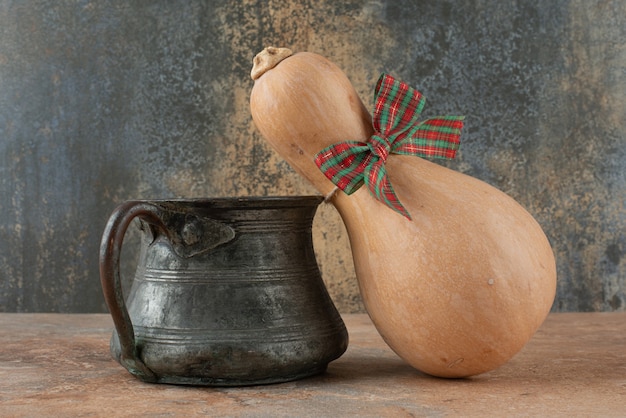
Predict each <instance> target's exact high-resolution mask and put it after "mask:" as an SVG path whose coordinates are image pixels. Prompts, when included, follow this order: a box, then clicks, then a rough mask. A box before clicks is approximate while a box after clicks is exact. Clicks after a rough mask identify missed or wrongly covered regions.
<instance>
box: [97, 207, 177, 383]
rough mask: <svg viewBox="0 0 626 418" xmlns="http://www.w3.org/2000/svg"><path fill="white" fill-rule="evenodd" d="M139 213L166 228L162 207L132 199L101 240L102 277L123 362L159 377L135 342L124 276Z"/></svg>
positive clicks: (146, 376)
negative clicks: (127, 240)
mask: <svg viewBox="0 0 626 418" xmlns="http://www.w3.org/2000/svg"><path fill="white" fill-rule="evenodd" d="M136 217H141V218H142V219H145V220H146V221H148V222H150V223H153V224H155V225H157V226H159V227H162V228H163V229H164V230H165V226H164V225H163V222H162V221H161V218H160V217H159V215H158V209H157V208H156V207H155V206H153V205H151V204H149V203H146V202H138V201H129V202H125V203H123V204H121V205H119V206H118V207H117V208H116V209H115V210H114V211H113V213H112V214H111V216H110V218H109V221H108V223H107V225H106V228H105V230H104V233H103V235H102V242H101V243H100V280H101V283H102V291H103V293H104V299H105V301H106V303H107V306H108V307H109V311H110V313H111V317H112V318H113V323H114V325H115V329H116V331H117V335H118V338H119V342H120V349H121V353H120V359H119V361H120V363H121V364H122V365H123V366H124V367H125V368H126V369H127V370H128V371H129V372H130V373H132V374H133V375H136V376H138V377H140V378H141V379H142V380H144V381H156V380H157V377H156V376H155V374H154V373H153V372H152V371H151V370H150V369H149V368H148V367H147V366H146V365H145V364H144V362H143V361H142V360H141V358H140V356H139V352H138V350H137V345H136V344H135V332H134V330H133V324H132V322H131V320H130V316H129V314H128V309H127V308H126V303H125V301H124V295H123V294H122V283H121V277H120V254H121V249H122V243H123V241H124V236H125V235H126V230H127V229H128V226H129V225H130V223H131V222H132V221H133V219H135V218H136Z"/></svg>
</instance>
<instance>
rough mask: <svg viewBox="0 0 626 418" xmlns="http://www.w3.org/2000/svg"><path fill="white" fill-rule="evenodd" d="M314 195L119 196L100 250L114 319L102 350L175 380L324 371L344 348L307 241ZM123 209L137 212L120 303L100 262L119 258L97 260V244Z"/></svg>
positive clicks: (159, 378) (249, 379)
mask: <svg viewBox="0 0 626 418" xmlns="http://www.w3.org/2000/svg"><path fill="white" fill-rule="evenodd" d="M320 202H321V198H319V197H290V198H287V197H286V198H233V199H228V198H222V199H205V200H176V201H138V202H127V203H126V204H124V205H121V206H120V208H118V210H117V211H116V212H115V213H114V214H113V215H112V217H111V219H110V221H109V223H110V224H111V223H113V224H116V223H117V224H118V225H117V228H115V227H112V228H107V231H105V236H104V237H103V243H102V244H103V245H102V251H101V255H102V256H104V257H103V259H102V260H101V267H104V268H102V269H101V276H102V282H103V289H105V295H107V294H108V295H109V297H107V303H108V304H109V308H110V310H111V313H112V315H113V318H114V321H115V322H116V332H114V335H113V337H112V339H111V352H112V355H113V357H114V358H116V359H117V360H118V361H119V362H120V363H121V364H122V365H124V367H126V368H127V369H128V370H129V371H130V372H131V373H133V374H134V375H136V376H137V377H139V378H140V379H142V380H145V381H152V382H162V383H175V384H195V385H219V386H222V385H223V386H233V385H250V384H264V383H275V382H283V381H288V380H293V379H298V378H302V377H306V376H310V375H313V374H317V373H320V372H322V371H324V370H325V369H326V367H327V365H328V363H329V362H330V361H332V360H334V359H336V358H338V357H340V356H341V355H342V354H343V353H344V352H345V350H346V348H347V343H348V337H347V331H346V329H345V326H344V323H343V321H342V320H341V317H340V315H339V313H338V312H337V310H336V308H335V306H334V305H333V303H332V301H331V299H330V297H329V295H328V293H327V291H326V288H325V286H324V283H323V281H322V278H321V275H320V272H319V269H318V266H317V262H316V259H315V254H314V251H313V244H312V237H311V224H312V220H313V216H314V214H315V211H316V208H317V206H318V205H319V203H320ZM121 218H124V221H123V222H121V223H120V221H119V220H120V219H121ZM133 218H138V219H139V220H140V222H139V225H140V228H141V230H142V248H141V253H140V259H139V265H138V268H137V272H136V274H135V277H134V281H133V284H132V287H131V290H130V293H129V295H128V298H127V300H126V302H125V304H124V305H125V306H122V307H120V306H119V305H120V304H119V303H118V302H119V301H120V300H123V297H122V296H121V295H119V294H118V293H119V292H117V291H116V288H119V287H120V286H119V284H116V282H118V281H119V272H118V270H119V269H117V268H115V267H113V268H108V269H107V263H111V262H116V261H117V262H119V259H117V260H116V257H109V258H107V257H106V255H107V248H110V247H115V246H114V245H112V244H111V243H112V242H115V241H116V239H114V238H111V237H112V236H114V235H116V233H117V235H119V234H120V231H121V230H124V231H125V229H126V228H125V227H124V225H122V224H125V225H128V224H129V223H130V220H131V219H133ZM112 232H113V233H112ZM123 235H124V232H122V233H121V238H119V239H118V240H117V241H119V243H120V244H121V239H123ZM109 252H111V251H109ZM113 252H114V251H113ZM109 273H112V274H109ZM115 276H117V277H115ZM110 288H112V289H110ZM107 289H108V290H107ZM124 308H126V310H127V314H128V315H127V316H128V318H126V319H125V318H124V316H125V313H124V310H125V309H124ZM116 316H117V318H116ZM129 328H130V329H131V331H132V335H131V334H130V333H129V332H128V330H129Z"/></svg>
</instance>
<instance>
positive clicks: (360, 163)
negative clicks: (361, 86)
mask: <svg viewBox="0 0 626 418" xmlns="http://www.w3.org/2000/svg"><path fill="white" fill-rule="evenodd" d="M374 100H375V105H374V114H373V117H372V123H373V127H374V134H373V135H372V136H371V137H370V138H369V139H368V140H367V142H360V141H343V142H340V143H337V144H334V145H331V146H329V147H327V148H325V149H323V150H322V151H320V152H319V153H318V154H317V155H316V156H315V163H316V164H317V166H318V167H319V168H320V170H322V172H323V173H324V174H325V175H326V177H328V178H329V179H330V180H331V181H332V182H333V183H334V184H335V185H336V186H337V187H338V188H340V189H341V190H343V191H344V192H345V193H346V194H352V193H354V192H355V191H356V190H357V189H358V188H359V187H361V186H362V185H363V184H364V183H367V186H368V189H369V191H370V193H372V195H374V196H375V197H376V198H377V199H378V200H380V201H381V202H383V203H385V204H386V205H387V206H389V207H390V208H392V209H393V210H395V211H396V212H398V213H400V214H402V215H403V216H405V217H407V218H408V219H409V220H410V219H411V215H410V214H409V213H408V211H407V210H406V209H405V208H404V206H403V205H402V203H400V200H399V199H398V197H397V195H396V193H395V191H394V190H393V187H392V186H391V183H390V182H389V179H388V178H387V171H386V169H385V161H386V160H387V157H388V156H389V154H405V155H416V156H420V157H435V158H447V159H451V158H454V157H455V155H456V151H457V150H458V148H459V143H460V136H461V129H462V128H463V116H439V117H435V118H431V119H427V120H425V121H423V122H418V117H419V115H420V113H421V112H422V109H423V108H424V105H425V103H426V99H425V98H424V97H423V96H422V94H421V93H420V92H419V91H417V90H415V89H413V88H411V87H410V86H408V85H407V84H405V83H403V82H401V81H398V80H396V79H395V78H393V77H392V76H390V75H388V74H382V75H381V76H380V78H379V79H378V83H377V84H376V90H375V93H374Z"/></svg>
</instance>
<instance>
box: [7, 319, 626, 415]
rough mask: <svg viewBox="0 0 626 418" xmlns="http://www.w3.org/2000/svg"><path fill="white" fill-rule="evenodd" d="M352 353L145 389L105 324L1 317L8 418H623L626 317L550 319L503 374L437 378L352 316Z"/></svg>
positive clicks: (368, 324)
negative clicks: (252, 378) (267, 371)
mask: <svg viewBox="0 0 626 418" xmlns="http://www.w3.org/2000/svg"><path fill="white" fill-rule="evenodd" d="M344 320H345V322H346V325H347V327H348V330H349V333H350V338H351V341H350V347H349V348H348V351H347V352H346V353H345V354H344V355H343V356H342V357H341V358H339V359H338V360H336V361H334V362H332V363H331V364H330V365H329V367H328V370H327V372H326V373H324V374H321V375H318V376H315V377H312V378H308V379H303V380H299V381H294V382H288V383H281V384H275V385H267V386H252V387H239V388H206V387H186V386H171V385H155V384H147V383H143V382H140V381H139V380H137V379H135V378H134V377H132V376H131V375H130V374H129V373H128V372H127V371H126V370H125V369H123V368H122V367H121V366H120V365H119V364H117V363H116V362H114V361H113V360H111V358H110V357H109V353H108V341H109V337H110V333H111V330H112V324H111V320H110V317H109V316H108V315H105V314H94V315H83V314H73V315H63V314H0V341H2V344H0V415H1V416H3V417H4V416H6V417H33V416H63V417H71V416H81V417H91V416H93V417H102V416H110V417H117V416H120V417H121V416H124V417H140V416H150V417H155V416H158V417H170V416H201V415H202V416H232V417H283V416H284V417H287V416H302V417H338V416H341V417H348V416H359V417H381V416H393V417H410V416H426V417H443V416H477V417H484V416H525V417H528V416H554V417H557V416H563V417H578V416H605V417H613V416H624V415H625V414H626V314H623V313H556V314H551V315H550V316H549V317H548V319H547V321H546V322H545V323H544V325H543V326H542V328H540V330H539V331H538V333H537V334H536V335H535V337H534V338H533V339H532V340H531V341H530V342H529V344H528V345H527V346H526V347H525V348H524V349H523V350H522V351H521V352H520V353H519V354H518V355H516V356H515V357H514V358H513V359H512V360H511V361H510V362H509V363H507V364H505V365H504V366H502V367H501V368H499V369H497V370H494V371H492V372H489V373H485V374H483V375H480V376H476V377H473V378H469V379H460V380H446V379H439V378H434V377H430V376H426V375H424V374H422V373H420V372H418V371H416V370H414V369H412V368H411V367H410V366H408V365H407V364H406V363H404V362H403V361H402V360H401V359H399V358H398V357H397V356H396V355H395V354H394V353H393V352H392V351H391V350H390V349H389V348H388V347H387V346H386V345H385V344H384V342H383V341H382V339H381V338H380V337H379V336H378V334H377V333H376V331H375V329H374V327H373V325H372V324H371V322H370V320H369V318H368V317H367V316H366V315H364V314H350V315H344Z"/></svg>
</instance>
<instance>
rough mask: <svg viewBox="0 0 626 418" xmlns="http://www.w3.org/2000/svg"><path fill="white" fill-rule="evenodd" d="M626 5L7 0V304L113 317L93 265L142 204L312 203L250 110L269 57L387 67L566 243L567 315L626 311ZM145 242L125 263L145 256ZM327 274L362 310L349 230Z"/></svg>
mask: <svg viewBox="0 0 626 418" xmlns="http://www.w3.org/2000/svg"><path fill="white" fill-rule="evenodd" d="M625 40H626V2H624V1H621V0H616V1H604V0H603V1H601V0H584V1H583V0H578V1H564V0H552V1H549V2H546V1H539V0H537V1H524V2H520V1H512V0H482V1H481V0H475V1H464V2H460V1H442V0H425V1H415V0H405V1H365V0H350V1H342V2H337V1H331V0H327V1H313V0H309V1H285V2H266V1H241V2H234V1H232V2H228V1H193V0H184V1H183V0H181V1H171V0H167V1H165V0H163V1H132V2H124V1H105V0H99V1H74V0H72V1H69V0H65V1H56V0H55V1H44V0H41V1H11V0H5V1H1V2H0V141H1V142H0V311H20V312H30V311H57V312H92V311H96V312H103V311H105V306H104V303H103V299H102V296H101V290H100V284H99V278H98V270H97V253H98V247H99V242H100V236H101V233H102V230H103V228H104V225H105V222H106V220H107V217H108V215H109V214H110V212H111V210H112V209H113V208H114V207H115V206H116V205H117V204H118V203H120V202H122V201H124V200H127V199H136V198H165V197H176V196H181V197H203V196H234V195H278V194H310V193H314V190H313V189H312V188H311V187H310V186H308V185H307V184H306V183H305V182H304V180H302V179H300V178H299V177H298V176H297V175H296V174H295V173H294V172H292V171H291V170H290V168H289V167H288V166H287V165H286V164H285V163H284V162H282V161H281V160H280V159H279V158H278V157H277V156H276V155H275V154H274V153H273V152H272V151H271V150H270V148H269V147H268V146H267V145H266V144H265V143H264V140H263V139H262V138H261V137H260V135H259V134H258V132H257V131H256V129H255V127H254V125H253V123H252V121H251V117H250V115H249V110H248V95H249V92H250V89H251V87H252V81H251V80H250V78H249V76H248V73H249V70H250V67H251V60H252V57H253V56H254V54H255V53H256V52H258V51H259V50H261V49H262V48H263V47H264V46H266V45H276V46H288V47H291V48H292V49H294V50H297V51H303V50H309V51H314V52H318V53H321V54H323V55H325V56H327V57H328V58H330V59H331V60H333V61H335V62H336V63H337V64H338V65H339V66H340V67H341V68H343V69H344V71H345V72H346V73H347V75H348V76H349V77H350V79H351V80H352V81H353V83H354V85H355V87H356V88H357V91H358V92H359V93H360V94H361V97H362V98H363V99H364V101H365V103H366V104H368V105H370V104H371V101H372V98H371V96H372V90H373V87H374V83H375V81H376V79H377V77H378V75H379V73H380V72H381V71H388V72H391V73H392V74H394V75H396V76H398V77H399V78H401V79H403V80H405V81H407V82H409V83H410V84H412V85H413V86H415V87H417V88H419V89H420V90H421V91H422V92H423V93H424V94H425V96H426V97H427V98H428V99H429V103H428V105H427V106H428V107H427V109H426V111H425V113H426V114H427V115H434V114H437V113H444V112H445V113H459V114H464V115H466V116H467V125H466V126H467V127H466V130H465V133H464V136H463V139H462V148H461V153H460V156H459V158H458V159H457V160H455V161H453V162H450V163H446V164H447V165H448V166H449V167H451V168H454V169H457V170H459V171H463V172H465V173H468V174H470V175H472V176H475V177H478V178H480V179H482V180H485V181H487V182H489V183H491V184H493V185H495V186H496V187H498V188H500V189H502V190H504V191H505V192H507V193H509V194H510V195H512V196H513V197H514V198H515V199H517V200H518V201H519V202H520V203H522V205H524V206H525V207H526V208H528V209H529V211H530V212H531V213H532V214H533V215H535V217H536V218H537V219H538V221H539V222H540V223H541V224H542V226H543V227H544V229H545V231H546V233H547V235H548V236H549V238H550V241H551V242H552V244H553V246H554V250H555V253H556V256H557V263H558V274H559V279H558V280H559V281H558V291H557V299H556V301H555V304H554V308H553V309H554V310H560V311H576V310H582V311H589V310H624V309H625V304H626V267H625V265H626V262H625V261H624V259H625V257H624V254H625V252H626V235H625V232H624V231H625V230H626V214H625V211H626V210H625V208H624V206H625V200H626V197H625V189H626V41H625ZM134 240H135V238H133V235H132V234H131V235H130V236H129V239H128V245H127V247H128V248H129V249H128V250H127V253H128V254H127V255H126V256H125V262H124V266H125V267H124V268H125V270H130V269H132V264H133V263H134V259H133V251H134V246H133V243H134V242H135V241H134ZM315 242H316V248H317V252H318V258H319V262H320V265H321V267H322V271H323V274H324V278H325V280H326V282H327V284H328V287H329V289H330V292H331V295H332V296H333V298H334V300H335V302H336V304H337V305H338V307H339V308H340V310H341V311H343V312H350V311H358V310H360V309H362V305H361V304H360V299H359V296H358V289H357V285H356V282H355V279H354V272H353V270H352V266H351V259H350V256H349V252H348V250H347V245H348V244H347V239H346V236H345V231H344V230H343V229H342V226H341V224H340V222H339V220H338V216H337V215H336V213H335V212H334V210H333V209H332V208H331V207H323V208H322V209H321V210H320V213H319V215H318V217H317V219H316V224H315Z"/></svg>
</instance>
